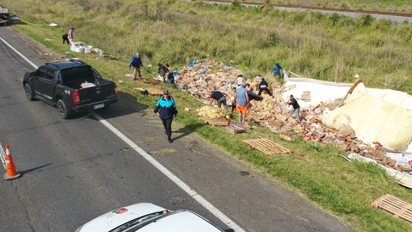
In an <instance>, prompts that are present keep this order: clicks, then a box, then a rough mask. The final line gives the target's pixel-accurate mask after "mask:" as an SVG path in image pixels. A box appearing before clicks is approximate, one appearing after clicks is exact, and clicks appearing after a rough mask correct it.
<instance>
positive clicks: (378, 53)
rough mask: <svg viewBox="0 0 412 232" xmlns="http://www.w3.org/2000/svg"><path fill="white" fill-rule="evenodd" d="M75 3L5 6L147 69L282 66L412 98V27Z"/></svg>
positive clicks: (365, 19)
mask: <svg viewBox="0 0 412 232" xmlns="http://www.w3.org/2000/svg"><path fill="white" fill-rule="evenodd" d="M72 2H75V3H76V4H75V3H73V4H70V2H69V1H55V0H30V1H29V0H20V1H12V0H4V1H3V4H5V5H6V6H7V7H8V8H10V9H12V10H13V11H14V12H16V13H17V14H18V15H21V16H25V17H26V18H28V19H29V20H33V21H35V22H36V23H38V24H49V23H51V22H54V23H58V24H59V25H60V26H59V28H58V29H59V31H60V33H61V34H63V32H66V33H67V30H68V29H69V28H70V27H76V31H75V38H82V39H83V40H85V41H86V42H91V43H92V44H98V45H99V46H100V47H102V48H104V49H105V50H106V51H110V52H112V53H113V54H116V55H117V56H118V57H120V58H123V59H126V60H128V59H130V57H131V56H132V55H133V54H134V53H136V51H139V52H140V53H141V54H142V55H143V59H144V62H150V63H152V64H157V63H158V62H161V63H169V64H171V65H172V68H174V69H177V68H181V67H182V66H183V65H185V64H187V63H188V62H189V61H191V60H193V59H202V58H213V59H216V60H218V61H222V62H225V63H227V64H229V63H230V61H231V60H232V61H234V65H235V66H237V67H238V68H239V69H243V70H244V71H245V72H246V73H247V74H249V77H252V75H254V74H260V75H261V76H266V77H268V76H269V75H270V74H269V70H270V69H271V68H272V67H273V65H274V64H275V63H277V62H279V63H280V64H282V66H284V67H285V68H286V69H287V70H291V71H293V72H294V73H298V74H300V75H301V76H306V77H310V78H314V79H320V80H328V81H337V82H353V81H354V76H355V74H359V76H360V77H361V78H362V80H363V81H364V82H365V84H366V85H367V86H369V87H378V88H397V89H399V90H401V91H405V92H412V84H411V83H412V60H411V59H410V54H409V52H408V51H411V50H412V44H411V43H412V40H411V39H412V26H410V25H406V24H405V25H399V24H391V23H390V22H389V21H385V20H375V19H374V18H372V17H369V16H367V15H365V16H362V17H360V18H359V20H356V21H354V20H352V19H351V18H348V17H344V16H340V15H338V14H332V15H322V14H320V13H318V12H286V11H279V10H276V9H274V8H273V7H261V8H246V7H234V6H223V5H220V6H212V5H209V4H204V3H202V2H194V3H192V4H190V3H187V2H180V1H177V0H169V1H164V3H163V8H162V12H163V13H162V14H160V15H161V17H159V18H160V19H155V18H154V16H155V15H156V14H155V12H156V11H157V9H156V6H155V5H153V4H152V3H151V4H152V5H151V4H149V6H148V8H149V10H148V16H149V17H147V15H146V13H145V12H144V10H142V9H144V6H143V3H142V2H144V1H143V0H140V1H131V0H124V1H114V2H113V1H108V0H100V1H99V0H94V1H92V0H73V1H72ZM149 2H151V1H149ZM25 4H31V7H29V8H28V7H24V6H25ZM257 25H258V26H257ZM388 79H390V80H392V81H390V84H389V85H388V83H385V82H387V81H386V80H388ZM385 84H386V85H385ZM398 86H399V87H398Z"/></svg>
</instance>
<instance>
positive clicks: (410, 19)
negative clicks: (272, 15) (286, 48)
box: [182, 0, 412, 23]
mask: <svg viewBox="0 0 412 232" xmlns="http://www.w3.org/2000/svg"><path fill="white" fill-rule="evenodd" d="M182 1H185V2H191V1H192V0H182ZM203 2H205V3H207V4H218V5H230V4H232V2H231V1H225V2H221V1H203ZM240 4H242V5H244V6H248V7H260V6H262V5H261V4H253V3H248V4H245V3H240ZM274 7H275V8H276V9H279V10H286V11H306V10H311V11H319V12H321V13H323V14H335V13H336V14H341V15H345V16H348V17H351V18H352V19H357V18H358V17H359V16H361V15H363V14H369V15H371V16H372V17H374V18H376V19H386V20H391V21H392V22H396V23H403V22H405V21H406V22H409V23H411V22H412V17H408V16H400V15H390V14H379V13H376V14H374V13H367V12H365V13H358V12H347V11H336V10H327V9H325V10H321V9H305V8H302V7H283V6H274Z"/></svg>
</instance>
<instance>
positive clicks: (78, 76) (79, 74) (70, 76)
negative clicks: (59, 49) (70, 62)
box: [60, 67, 94, 82]
mask: <svg viewBox="0 0 412 232" xmlns="http://www.w3.org/2000/svg"><path fill="white" fill-rule="evenodd" d="M60 74H61V77H62V82H65V81H76V80H88V79H91V80H92V81H93V80H94V73H93V71H92V69H91V68H90V67H75V68H70V69H63V70H62V71H61V72H60Z"/></svg>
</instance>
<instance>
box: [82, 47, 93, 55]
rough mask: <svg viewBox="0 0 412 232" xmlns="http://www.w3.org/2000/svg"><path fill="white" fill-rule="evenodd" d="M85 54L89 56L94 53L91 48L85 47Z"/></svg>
mask: <svg viewBox="0 0 412 232" xmlns="http://www.w3.org/2000/svg"><path fill="white" fill-rule="evenodd" d="M84 53H87V54H89V53H92V49H91V48H90V47H85V48H84Z"/></svg>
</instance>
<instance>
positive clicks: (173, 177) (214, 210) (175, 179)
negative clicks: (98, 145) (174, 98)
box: [0, 37, 246, 232]
mask: <svg viewBox="0 0 412 232" xmlns="http://www.w3.org/2000/svg"><path fill="white" fill-rule="evenodd" d="M0 40H1V41H3V43H4V44H6V45H7V46H8V47H9V48H11V49H12V50H13V51H14V52H16V53H17V54H18V55H19V56H21V57H22V58H23V59H24V60H25V61H27V63H29V64H30V65H32V66H33V67H35V68H36V69H37V68H38V66H37V65H35V64H34V63H33V62H31V61H30V60H29V59H28V58H27V57H25V56H24V55H23V54H21V53H20V52H19V51H17V49H15V48H14V47H13V46H11V45H10V44H9V43H7V42H6V41H5V40H4V39H3V38H2V37H0ZM91 114H92V115H93V116H94V117H95V118H96V119H97V120H98V121H99V122H100V123H102V124H103V125H104V126H106V127H107V128H108V129H109V130H110V131H112V132H113V133H114V134H115V135H117V136H118V137H119V138H120V139H121V140H123V142H125V143H127V144H128V145H129V146H130V147H132V148H133V149H134V150H135V151H136V152H137V153H139V154H140V155H141V156H143V158H145V159H146V160H147V161H148V162H149V163H151V164H152V165H153V166H154V167H155V168H157V169H158V170H159V171H160V172H162V173H163V174H164V175H165V176H167V177H168V178H169V179H170V180H171V181H173V182H174V183H175V184H176V185H177V186H179V187H180V188H181V189H182V190H183V191H185V192H186V193H187V194H189V196H191V197H192V198H193V199H195V200H196V201H197V202H198V203H199V204H201V205H202V206H203V207H205V208H206V209H207V210H209V212H211V213H212V214H213V215H214V216H215V217H217V218H219V219H220V220H221V221H222V222H223V223H225V224H226V225H227V226H229V227H230V228H232V229H234V230H235V231H236V232H246V231H245V230H243V229H242V228H241V227H240V226H238V225H237V224H236V223H235V222H234V221H232V220H231V219H230V218H229V217H227V216H226V215H225V214H223V213H222V212H221V211H220V210H219V209H218V208H216V207H215V206H213V205H212V204H211V203H210V202H208V201H207V200H206V199H205V198H203V197H202V196H201V195H200V194H198V193H197V192H196V191H195V190H193V189H191V188H190V187H189V185H187V184H186V183H185V182H183V181H182V180H181V179H179V177H177V176H176V175H175V174H173V173H172V172H171V171H169V170H168V169H167V168H166V167H165V166H163V165H162V164H161V163H160V162H159V161H157V160H156V159H155V158H153V157H152V156H151V155H149V154H148V153H147V152H146V151H145V150H143V149H142V148H141V147H139V146H138V145H137V144H136V143H134V142H133V141H132V140H130V139H129V138H128V137H126V135H124V134H123V133H122V132H120V131H119V130H118V129H116V127H114V126H113V125H112V124H110V123H109V122H108V121H106V120H105V119H104V118H102V117H101V116H100V115H98V114H97V113H96V112H94V111H91Z"/></svg>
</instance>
